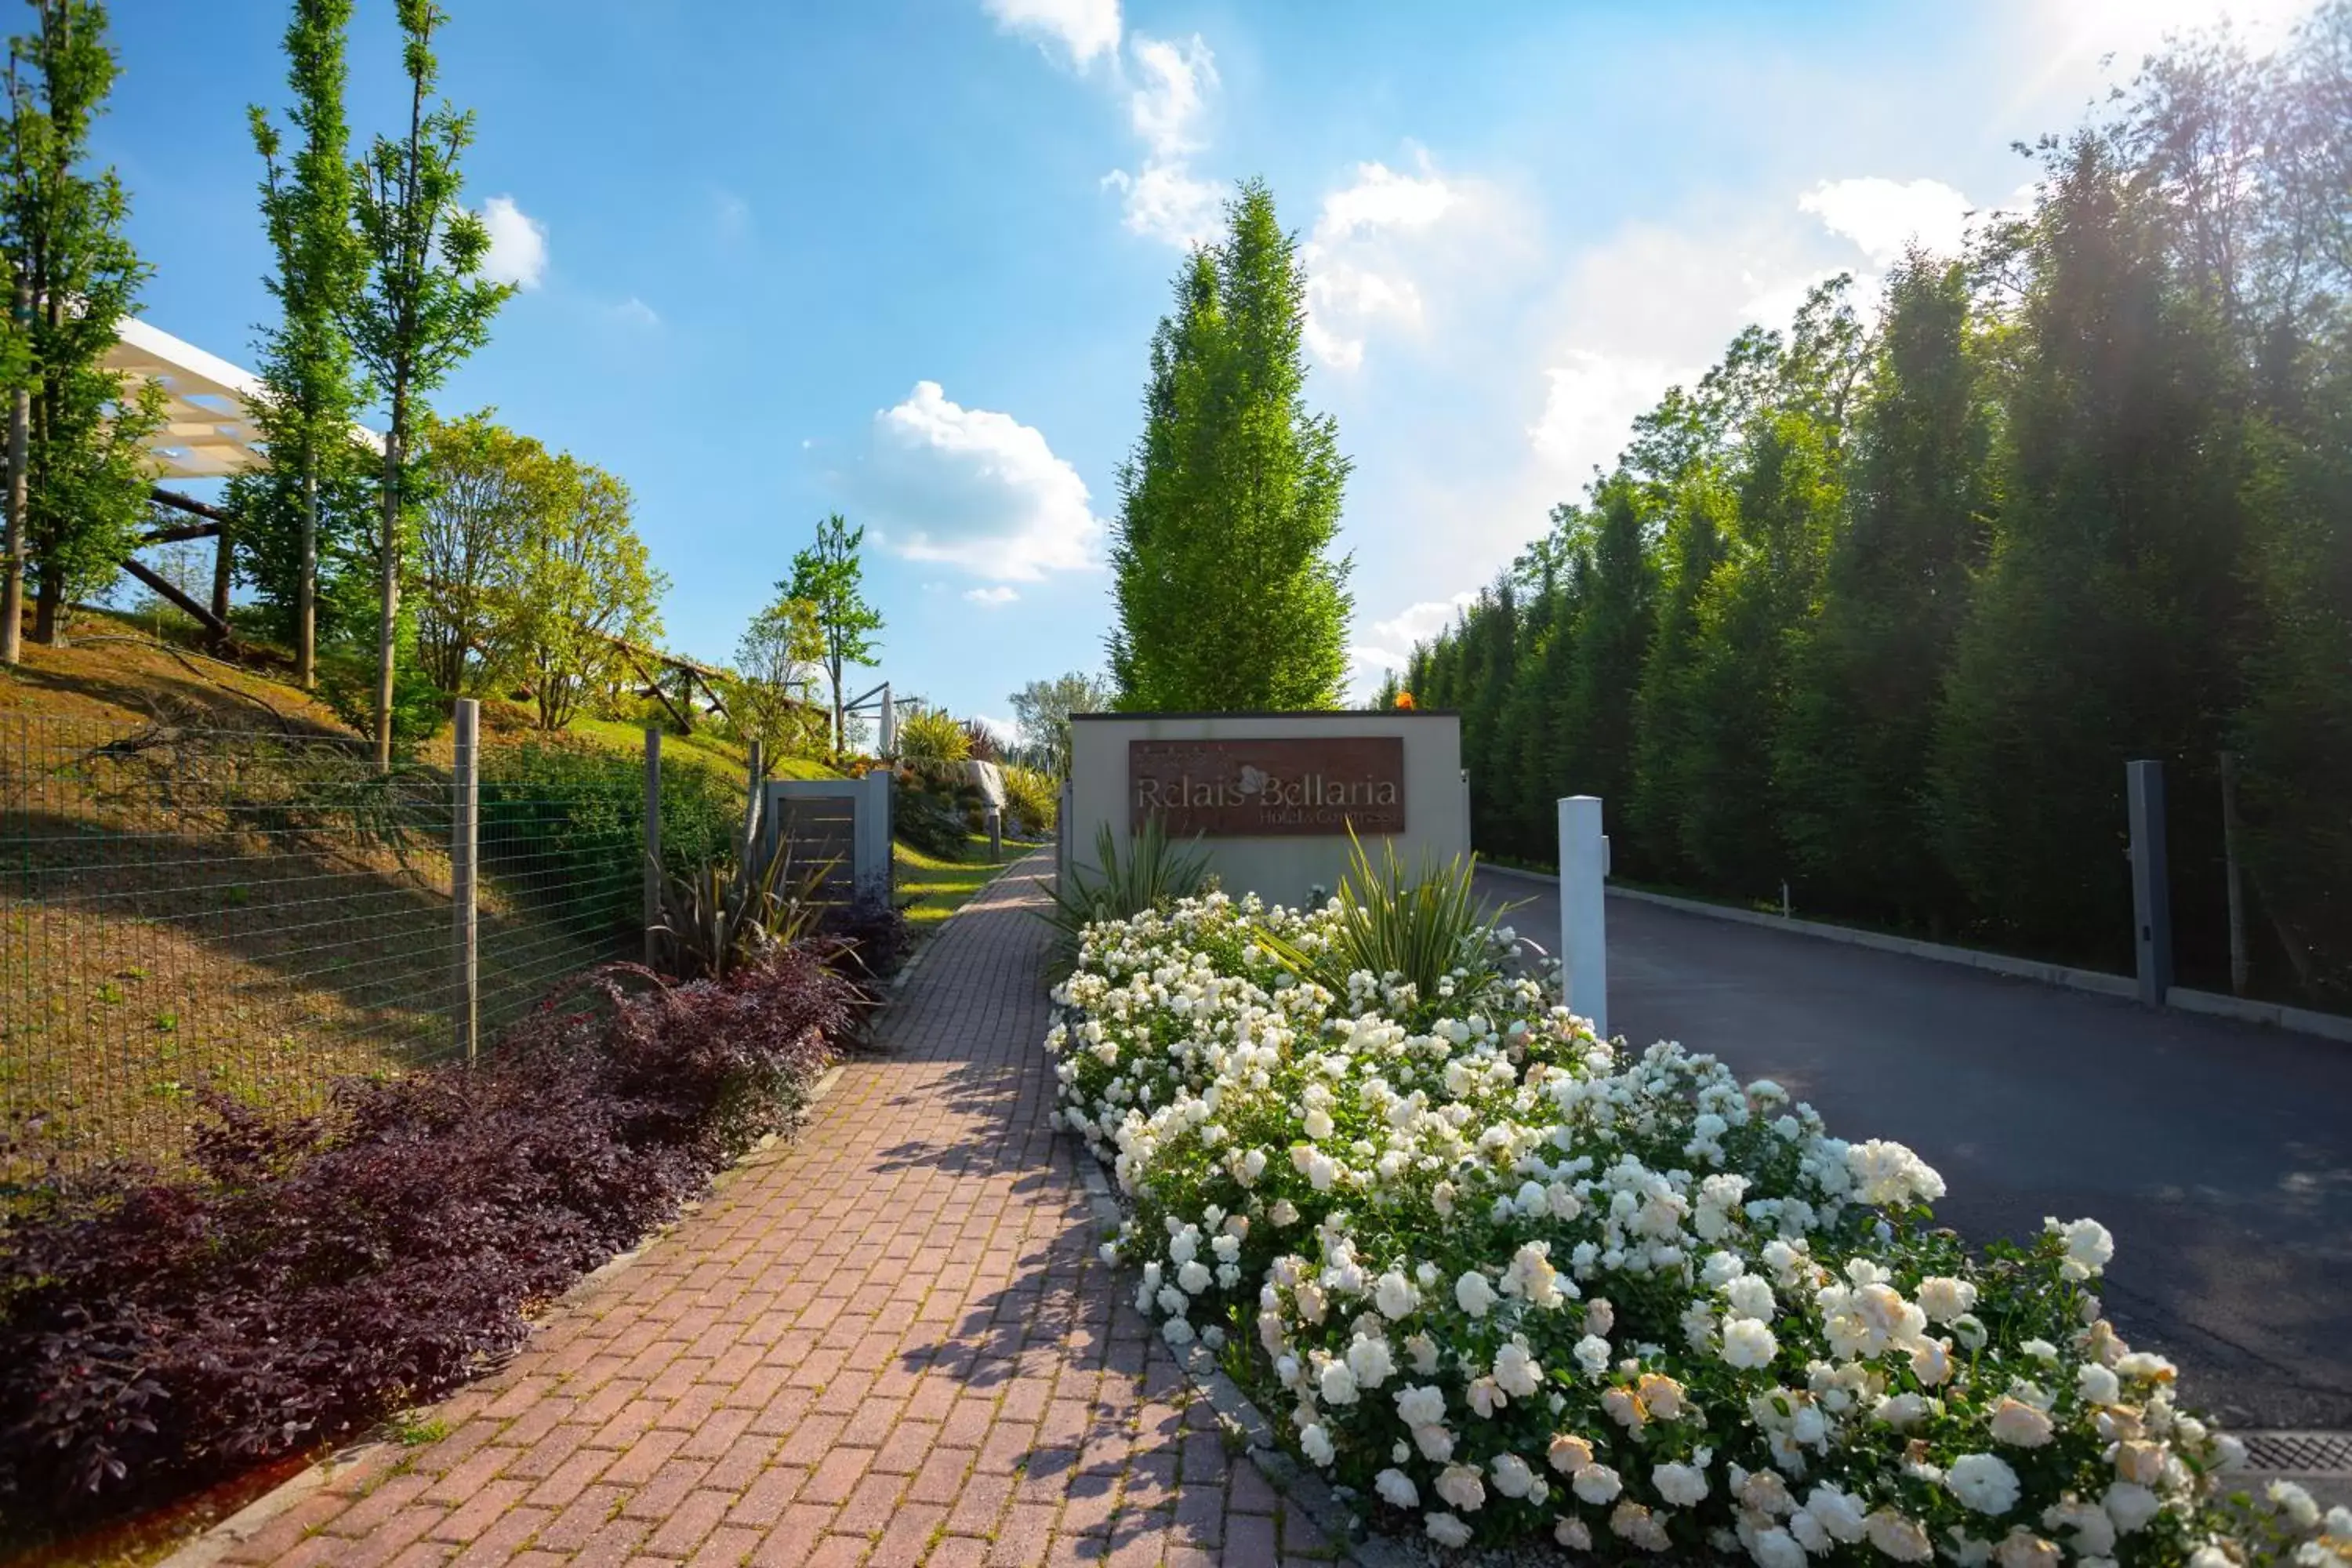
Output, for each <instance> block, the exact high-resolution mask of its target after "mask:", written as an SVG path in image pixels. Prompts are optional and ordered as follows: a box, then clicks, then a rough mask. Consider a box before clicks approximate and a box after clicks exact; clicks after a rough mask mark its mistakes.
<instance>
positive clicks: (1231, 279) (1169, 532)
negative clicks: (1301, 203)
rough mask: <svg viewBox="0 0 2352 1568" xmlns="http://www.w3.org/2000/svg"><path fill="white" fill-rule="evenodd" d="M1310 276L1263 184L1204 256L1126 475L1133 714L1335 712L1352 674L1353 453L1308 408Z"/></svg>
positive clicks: (1119, 641)
mask: <svg viewBox="0 0 2352 1568" xmlns="http://www.w3.org/2000/svg"><path fill="white" fill-rule="evenodd" d="M1305 298H1306V272H1305V269H1304V268H1303V267H1302V266H1301V265H1300V263H1299V261H1298V258H1297V242H1296V240H1295V239H1293V238H1292V237H1290V236H1289V235H1287V234H1286V233H1284V232H1283V229H1282V227H1281V225H1280V224H1279V223H1278V222H1277V221H1276V216H1275V209H1274V197H1273V195H1272V194H1271V193H1270V192H1269V191H1268V190H1267V189H1266V187H1265V184H1263V183H1262V182H1257V181H1252V182H1248V183H1245V184H1244V185H1243V186H1242V187H1241V189H1240V192H1239V194H1238V195H1236V196H1235V198H1234V200H1233V201H1232V202H1231V203H1229V204H1228V205H1227V207H1226V233H1225V237H1224V238H1223V240H1221V241H1220V242H1219V243H1217V244H1216V245H1214V246H1213V247H1207V248H1204V249H1202V250H1200V251H1197V252H1195V253H1194V255H1193V257H1192V259H1191V260H1190V261H1189V262H1188V263H1187V264H1186V266H1185V268H1184V270H1183V271H1182V272H1181V274H1179V276H1178V278H1177V281H1176V309H1175V310H1174V311H1173V312H1172V313H1171V314H1170V315H1169V316H1167V317H1164V318H1163V319H1162V320H1161V321H1160V326H1159V329H1158V331H1156V332H1155V333H1154V335H1153V338H1152V343H1151V374H1150V384H1149V386H1148V389H1147V391H1146V393H1145V397H1144V411H1145V424H1144V431H1143V435H1142V436H1141V437H1140V438H1139V440H1138V442H1137V444H1136V447H1135V450H1134V452H1133V453H1132V455H1131V456H1130V457H1129V460H1128V461H1127V463H1126V464H1125V465H1123V466H1122V467H1121V468H1120V470H1119V502H1120V504H1119V517H1118V522H1117V524H1116V525H1115V529H1114V543H1113V546H1112V551H1111V559H1112V565H1113V569H1114V571H1115V573H1116V584H1115V588H1114V593H1115V597H1116V600H1117V605H1118V628H1117V630H1116V631H1115V632H1114V633H1113V634H1112V636H1111V638H1110V641H1109V651H1110V664H1111V674H1112V678H1113V679H1114V680H1115V681H1116V682H1117V684H1118V691H1119V703H1120V706H1122V707H1124V708H1128V709H1197V710H1250V709H1293V708H1328V707H1331V706H1333V705H1335V704H1336V703H1337V702H1338V700H1339V694H1340V690H1341V687H1342V683H1343V681H1344V679H1345V678H1346V676H1347V672H1348V658H1347V648H1346V637H1347V626H1348V616H1349V608H1350V601H1349V596H1348V593H1347V578H1348V572H1349V563H1348V561H1347V560H1346V559H1344V558H1340V559H1334V558H1333V557H1332V555H1331V553H1330V552H1331V547H1332V543H1333V541H1334V539H1335V538H1336V536H1337V534H1338V531H1339V507H1340V498H1341V494H1342V491H1343V490H1344V489H1345V486H1346V483H1347V476H1348V468H1349V464H1348V460H1347V459H1346V458H1342V457H1341V456H1340V455H1339V436H1338V430H1337V428H1336V426H1334V425H1333V423H1332V421H1331V419H1330V417H1329V416H1318V415H1313V414H1310V413H1308V412H1307V405H1306V400H1305V397H1304V395H1303V388H1304V385H1305V382H1306V366H1305V362H1304V359H1303V356H1302V354H1301V352H1300V343H1299V334H1300V330H1301V324H1302V322H1303V321H1304V308H1305Z"/></svg>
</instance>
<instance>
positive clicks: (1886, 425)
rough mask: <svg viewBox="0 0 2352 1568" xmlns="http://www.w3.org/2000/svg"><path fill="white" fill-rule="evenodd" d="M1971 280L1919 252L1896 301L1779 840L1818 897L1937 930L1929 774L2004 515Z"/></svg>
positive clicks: (1794, 695) (1816, 637) (1792, 746)
mask: <svg viewBox="0 0 2352 1568" xmlns="http://www.w3.org/2000/svg"><path fill="white" fill-rule="evenodd" d="M1971 334H1972V327H1971V306H1970V300H1969V282H1968V275H1967V272H1966V269H1965V268H1963V267H1962V266H1961V265H1960V264H1959V263H1958V262H1956V261H1943V260H1937V259H1936V258H1931V257H1928V256H1926V255H1924V254H1921V253H1918V252H1914V253H1912V254H1911V255H1910V256H1908V257H1907V258H1905V260H1904V261H1903V262H1902V263H1901V264H1900V265H1899V266H1898V267H1897V268H1896V269H1895V274H1894V276H1893V277H1892V278H1891V279H1889V280H1888V282H1887V286H1886V308H1885V315H1884V326H1883V329H1882V331H1881V333H1880V339H1879V343H1878V349H1877V356H1876V357H1877V363H1876V368H1875V370H1874V372H1873V374H1872V378H1871V391H1870V393H1869V395H1868V396H1867V397H1866V399H1865V400H1864V405H1863V406H1862V408H1861V411H1860V415H1859V439H1858V441H1857V443H1856V447H1857V453H1856V457H1855V460H1854V467H1853V482H1852V489H1851V491H1850V500H1849V508H1848V515H1847V521H1846V524H1845V527H1844V530H1843V532H1842V533H1841V535H1840V536H1839V538H1838V540H1837V542H1836V543H1835V544H1834V545H1833V546H1832V549H1831V552H1830V557H1829V561H1828V563H1827V566H1826V568H1825V569H1824V574H1823V584H1822V603H1821V608H1820V613H1819V615H1818V616H1816V617H1814V618H1813V619H1812V620H1811V622H1810V623H1809V624H1808V625H1807V626H1805V627H1804V628H1803V629H1802V630H1801V635H1800V639H1799V641H1798V643H1797V645H1796V646H1795V647H1794V648H1793V650H1792V652H1791V656H1790V657H1791V665H1792V668H1791V673H1790V700H1789V710H1788V712H1787V714H1786V716H1785V718H1784V720H1783V723H1782V726H1781V729H1780V736H1779V740H1778V743H1777V747H1776V752H1775V755H1774V759H1773V768H1772V775H1773V780H1774V786H1775V795H1776V797H1777V799H1778V802H1779V812H1778V826H1779V829H1780V833H1781V835H1782V836H1783V837H1785V839H1786V840H1787V842H1788V845H1789V847H1790V854H1791V857H1792V858H1793V859H1794V861H1795V864H1796V868H1797V870H1798V871H1799V873H1800V874H1801V875H1802V876H1804V877H1805V878H1807V879H1809V881H1810V882H1811V883H1812V884H1813V896H1815V897H1816V898H1825V899H1827V900H1829V901H1830V902H1831V903H1832V904H1833V905H1834V906H1835V907H1836V908H1838V909H1840V910H1845V911H1847V912H1858V913H1868V914H1871V915H1873V916H1874V917H1876V918H1878V919H1881V920H1891V921H1896V922H1897V923H1900V924H1906V925H1917V924H1921V923H1932V922H1934V921H1936V920H1937V917H1938V916H1939V915H1940V914H1941V913H1942V912H1943V911H1946V910H1949V909H1950V908H1951V906H1952V901H1953V900H1952V895H1951V891H1950V889H1949V879H1948V878H1947V877H1946V875H1945V873H1944V870H1943V866H1942V862H1941V859H1940V858H1939V857H1938V856H1937V853H1936V847H1935V830H1934V822H1933V818H1932V816H1931V814H1930V812H1929V809H1928V802H1927V789H1928V777H1927V760H1928V756H1929V754H1930V752H1931V750H1932V747H1933V741H1934V733H1935V715H1936V710H1937V701H1938V699H1939V697H1940V694H1941V691H1942V687H1943V678H1944V672H1945V670H1946V669H1947V668H1948V667H1949V664H1950V660H1951V652H1952V643H1953V639H1954V637H1956V636H1957V635H1958V630H1959V627H1960V624H1961V621H1962V619H1963V618H1964V617H1965V616H1966V615H1967V613H1968V605H1969V574H1971V572H1973V571H1974V570H1975V569H1976V568H1977V567H1978V566H1979V565H1980V564H1981V563H1982V562H1983V559H1984V552H1985V543H1986V540H1987V537H1988V530H1989V528H1990V522H1991V518H1992V514H1993V511H1994V510H1995V490H1994V479H1995V475H1994V472H1993V469H1992V468H1991V464H1990V458H1991V451H1992V441H1993V434H1994V427H1995V426H1994V417H1993V409H1992V406H1991V404H1990V399H1989V398H1988V397H1987V396H1986V395H1985V391H1984V380H1983V375H1982V373H1981V368H1980V365H1979V353H1978V351H1977V348H1976V345H1975V342H1973V339H1972V335H1971Z"/></svg>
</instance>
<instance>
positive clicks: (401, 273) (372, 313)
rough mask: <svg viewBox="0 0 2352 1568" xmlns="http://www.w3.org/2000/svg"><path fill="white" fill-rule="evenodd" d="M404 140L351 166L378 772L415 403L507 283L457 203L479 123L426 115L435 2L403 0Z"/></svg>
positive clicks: (441, 113)
mask: <svg viewBox="0 0 2352 1568" xmlns="http://www.w3.org/2000/svg"><path fill="white" fill-rule="evenodd" d="M398 9H399V15H400V31H401V37H402V48H401V63H402V68H403V69H404V70H405V71H406V73H407V76H408V86H409V97H408V133H407V134H406V135H405V136H403V137H398V138H394V137H389V136H379V137H377V138H376V139H375V142H374V144H373V146H371V147H370V148H369V150H368V155H367V156H366V157H365V158H364V159H362V160H361V161H360V163H357V164H356V165H355V166H354V167H353V169H352V176H353V180H354V183H355V184H356V185H357V203H356V210H357V213H358V217H359V232H360V237H361V238H362V241H363V243H364V244H365V247H366V250H367V257H368V266H369V276H368V282H367V286H366V287H365V288H364V289H362V291H361V294H360V298H359V302H358V304H357V307H356V308H355V309H354V310H353V312H352V322H351V336H352V347H353V348H354V349H355V350H356V351H357V353H358V354H359V357H360V359H361V362H362V363H364V364H365V365H366V366H367V367H368V369H369V370H370V371H371V372H373V374H374V378H375V383H376V390H377V392H378V394H379V395H382V396H383V398H384V400H385V405H386V408H387V412H388V413H389V414H390V416H391V417H390V421H389V426H390V427H389V428H388V429H387V430H386V431H385V432H384V439H383V486H382V491H381V499H380V500H379V503H378V511H379V520H380V521H379V528H378V532H377V535H376V573H377V579H376V581H377V623H376V695H375V720H374V731H375V755H376V765H377V766H379V767H390V766H391V765H392V703H393V682H394V676H395V673H396V664H397V660H398V658H399V645H400V639H401V636H402V630H403V626H402V621H401V617H400V574H401V572H402V569H403V567H404V564H405V560H404V557H405V544H404V535H405V526H404V525H405V521H406V518H407V514H408V511H409V509H410V508H411V507H413V506H414V505H415V502H416V499H417V498H416V493H415V490H416V475H415V469H416V467H417V465H416V458H415V453H414V452H413V451H412V450H411V447H412V444H413V443H412V437H413V435H414V426H415V420H416V412H417V408H418V405H419V401H420V400H421V399H422V398H423V397H424V395H425V394H427V393H429V392H431V391H432V390H433V389H434V388H435V387H436V386H438V385H440V384H441V383H442V381H443V380H444V379H446V377H447V375H448V374H449V373H450V371H452V370H453V369H455V368H456V367H457V364H458V363H459V362H460V361H462V360H464V359H465V358H466V356H467V355H468V354H470V353H473V352H474V351H475V350H477V349H478V348H480V347H481V346H482V344H483V343H484V342H488V339H489V333H490V318H491V317H492V316H494V315H496V314H497V313H498V309H499V306H500V305H501V304H503V303H505V301H506V300H507V297H508V296H509V294H511V293H513V292H514V290H513V289H512V287H511V286H509V285H506V284H499V283H493V282H491V281H490V280H489V279H486V278H482V277H480V276H478V274H479V271H480V268H481V265H482V259H483V258H484V257H485V256H486V255H487V254H488V251H489V246H490V237H489V231H488V229H487V228H485V227H484V226H483V224H482V220H481V219H480V218H478V217H477V216H474V215H473V214H472V213H469V212H467V210H466V209H465V208H464V207H463V206H461V205H459V204H458V197H459V195H460V194H461V192H462V190H463V182H462V180H461V179H460V178H459V175H458V173H457V158H458V154H459V153H462V152H464V150H465V148H466V146H467V143H468V142H471V141H472V140H473V135H474V121H473V116H472V115H470V114H460V113H458V112H457V110H455V109H453V108H451V107H450V106H449V105H448V104H447V103H446V102H444V103H442V104H441V105H440V106H439V107H437V108H435V109H432V110H427V109H426V108H425V100H426V99H427V98H429V97H430V96H431V95H432V92H433V86H434V82H435V79H436V77H437V76H438V74H439V66H438V64H437V63H436V61H435V59H434V58H433V30H434V28H435V27H436V26H439V25H440V24H441V22H442V21H444V20H445V19H446V18H444V16H442V14H441V11H440V10H439V8H438V7H436V5H433V3H432V0H398Z"/></svg>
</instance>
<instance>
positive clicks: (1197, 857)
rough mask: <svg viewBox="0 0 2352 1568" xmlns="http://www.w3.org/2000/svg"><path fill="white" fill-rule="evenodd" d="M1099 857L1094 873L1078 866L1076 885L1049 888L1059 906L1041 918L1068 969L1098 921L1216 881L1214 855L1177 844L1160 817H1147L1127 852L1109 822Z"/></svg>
mask: <svg viewBox="0 0 2352 1568" xmlns="http://www.w3.org/2000/svg"><path fill="white" fill-rule="evenodd" d="M1095 860H1096V863H1097V866H1098V867H1099V868H1100V869H1099V870H1098V871H1097V872H1095V873H1093V874H1089V873H1088V872H1087V871H1086V870H1084V869H1082V868H1073V870H1072V873H1071V877H1070V881H1071V884H1072V885H1071V886H1069V887H1066V888H1065V887H1062V886H1060V885H1059V884H1058V883H1057V884H1056V885H1055V886H1054V887H1053V888H1051V889H1048V890H1047V892H1048V896H1049V897H1050V898H1052V900H1054V907H1053V908H1052V909H1051V910H1046V911H1045V913H1044V914H1043V915H1042V916H1041V917H1040V918H1042V919H1043V920H1044V921H1045V923H1046V924H1048V925H1050V926H1052V927H1053V928H1054V951H1053V967H1054V971H1055V973H1056V974H1066V973H1069V970H1070V968H1071V967H1072V966H1073V965H1074V964H1076V963H1077V958H1078V938H1079V936H1080V935H1081V934H1082V933H1083V932H1084V931H1086V929H1087V927H1088V926H1090V925H1093V924H1094V923H1095V922H1096V921H1123V920H1126V919H1128V918H1129V916H1132V915H1139V914H1141V913H1142V912H1143V911H1144V910H1149V909H1156V908H1158V907H1160V905H1162V904H1170V903H1173V902H1175V901H1176V900H1179V899H1189V898H1191V897H1192V895H1193V894H1195V893H1198V892H1201V891H1202V890H1203V889H1206V888H1208V887H1209V886H1210V885H1211V881H1210V877H1209V857H1208V855H1207V853H1206V852H1205V851H1204V850H1202V849H1201V848H1200V847H1199V845H1198V842H1197V841H1194V842H1193V843H1191V844H1184V845H1174V844H1171V843H1170V842H1169V839H1168V830H1167V828H1166V827H1164V826H1162V825H1161V823H1160V818H1158V817H1156V816H1153V817H1147V818H1145V820H1144V824H1143V826H1142V827H1141V828H1140V829H1139V830H1138V831H1137V833H1136V834H1135V835H1134V837H1133V839H1132V841H1131V842H1130V843H1129V846H1128V852H1127V854H1126V855H1125V856H1124V857H1122V856H1121V855H1120V854H1119V852H1118V837H1117V836H1116V835H1114V834H1113V833H1112V832H1111V829H1110V824H1109V823H1108V822H1106V823H1104V824H1102V825H1101V826H1099V827H1097V829H1096V830H1095Z"/></svg>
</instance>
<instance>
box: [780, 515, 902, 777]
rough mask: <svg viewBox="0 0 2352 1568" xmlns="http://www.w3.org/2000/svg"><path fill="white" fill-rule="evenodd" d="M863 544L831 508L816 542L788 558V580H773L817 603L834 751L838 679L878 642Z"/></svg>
mask: <svg viewBox="0 0 2352 1568" xmlns="http://www.w3.org/2000/svg"><path fill="white" fill-rule="evenodd" d="M865 545H866V529H865V527H864V525H863V524H861V525H859V526H858V527H856V528H852V527H850V526H849V523H848V521H847V520H846V519H845V518H844V517H843V516H842V515H841V514H840V513H839V512H835V513H834V514H833V515H832V516H831V517H828V518H826V519H825V520H824V521H823V522H820V523H818V524H817V525H816V542H815V543H814V544H812V545H811V546H809V547H808V548H807V549H806V550H803V551H800V552H797V553H795V554H794V555H793V574H792V577H791V580H790V581H788V582H784V583H779V584H776V588H777V591H778V592H779V593H781V594H782V595H783V596H784V597H786V598H789V599H804V600H806V601H807V602H808V603H810V604H812V605H815V606H816V624H817V630H818V632H819V633H820V634H821V635H822V636H823V637H824V671H825V676H826V678H827V679H829V680H830V681H831V682H832V686H833V749H834V750H835V751H836V752H839V751H842V750H844V749H845V748H846V747H847V746H848V744H849V731H848V715H847V714H846V713H845V712H844V711H843V705H844V699H845V691H844V689H843V687H842V681H843V680H844V679H845V677H846V673H847V670H848V667H849V666H851V665H853V664H856V665H870V664H872V663H873V662H874V656H875V654H876V653H877V651H878V650H879V648H880V647H881V644H880V643H879V641H878V640H877V634H878V633H879V632H880V631H881V630H882V612H881V611H879V610H877V609H876V608H875V607H874V606H873V605H869V604H867V603H866V566H865V563H864V562H863V561H862V560H861V559H860V558H859V553H858V552H860V551H861V550H863V549H864V548H865Z"/></svg>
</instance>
